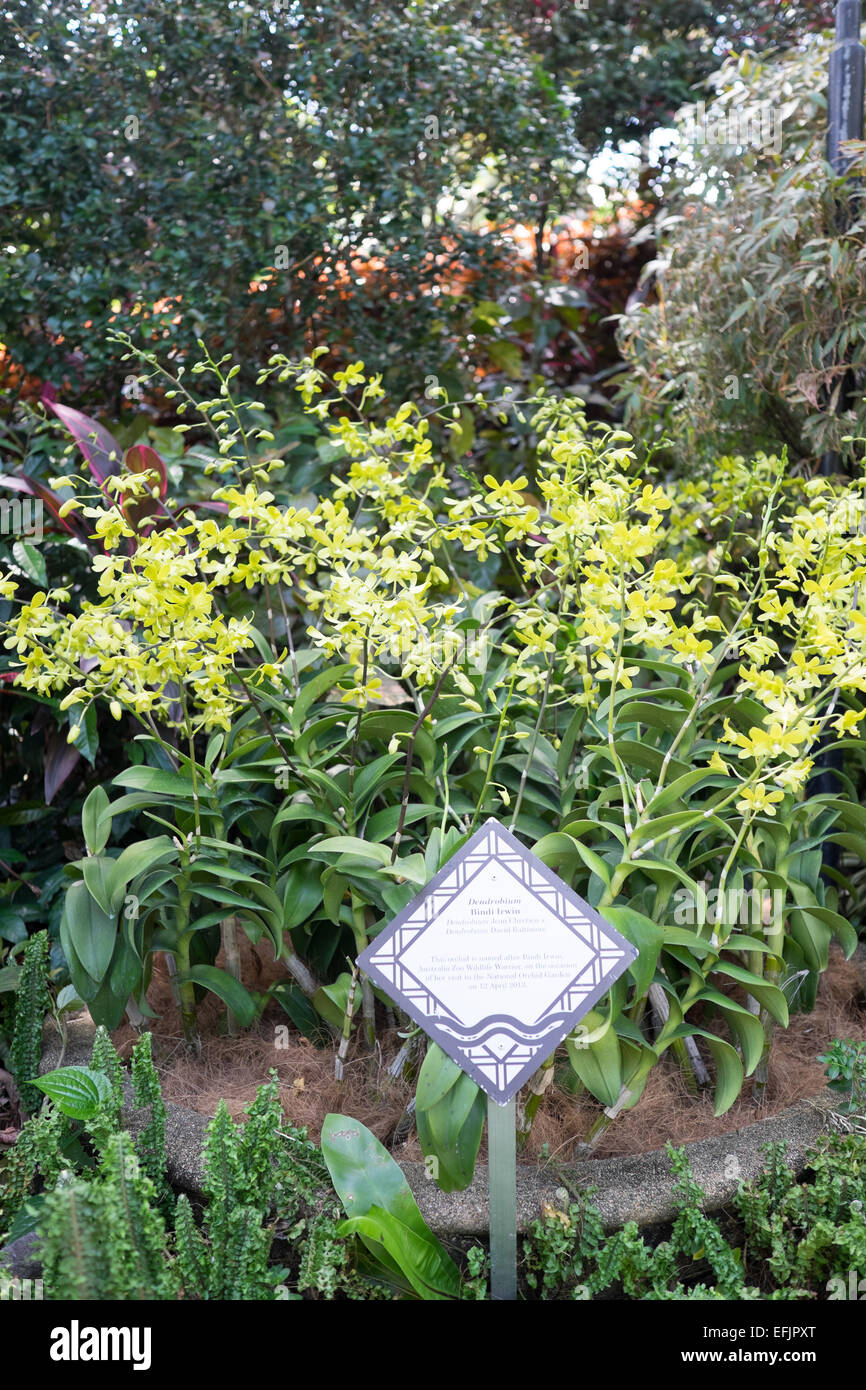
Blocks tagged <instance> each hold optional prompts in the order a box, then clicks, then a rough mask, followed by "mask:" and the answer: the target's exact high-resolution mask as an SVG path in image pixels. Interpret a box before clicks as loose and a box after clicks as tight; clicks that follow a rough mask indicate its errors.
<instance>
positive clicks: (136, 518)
mask: <svg viewBox="0 0 866 1390" xmlns="http://www.w3.org/2000/svg"><path fill="white" fill-rule="evenodd" d="M123 466H124V468H125V469H126V470H127V472H129V473H147V474H149V475H150V476H149V482H150V485H151V487H155V486H157V485H158V487H159V496H160V497H164V496H165V494H166V490H167V488H168V474H167V473H166V469H165V464H164V463H163V461H162V459H161V458H160V456H159V454H158V453H157V452H156V450H155V449H151V447H150V445H149V444H133V445H132V448H130V449H127V451H126V454H125V456H124V460H123ZM121 510H122V511H123V515H124V516H125V517H126V520H127V521H128V522H129V524H130V526H131V527H132V528H133V530H134V531H143V530H144V528H145V526H146V524H147V522H148V521H150V520H151V519H152V518H153V517H156V516H158V515H159V514H160V512H161V511H162V510H163V509H162V506H161V505H160V503H159V501H158V500H157V499H156V498H155V497H130V498H128V499H127V501H126V502H124V503H123V507H122V509H121Z"/></svg>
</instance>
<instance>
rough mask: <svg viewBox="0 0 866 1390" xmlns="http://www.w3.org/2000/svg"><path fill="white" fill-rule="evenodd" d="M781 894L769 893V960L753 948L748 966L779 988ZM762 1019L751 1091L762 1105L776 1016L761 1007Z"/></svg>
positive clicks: (782, 922) (782, 937) (782, 936)
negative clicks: (759, 1050)
mask: <svg viewBox="0 0 866 1390" xmlns="http://www.w3.org/2000/svg"><path fill="white" fill-rule="evenodd" d="M780 899H781V895H780V894H779V893H776V892H772V891H771V893H770V904H771V907H770V921H769V924H768V927H767V928H766V930H767V944H768V946H769V948H770V953H769V955H768V956H767V959H766V961H765V960H764V958H763V953H762V952H761V951H752V952H751V953H750V958H749V967H750V969H751V970H753V971H754V972H755V974H756V975H761V974H763V977H764V979H765V980H766V981H767V983H768V984H770V985H775V986H776V987H777V988H778V987H779V980H780V977H781V973H782V963H783V953H784V949H785V913H784V907H783V904H782V902H781V901H780ZM759 1018H760V1020H761V1027H762V1029H763V1030H764V1045H763V1047H762V1049H761V1060H760V1061H759V1063H758V1065H757V1066H756V1067H755V1077H754V1083H753V1089H752V1094H753V1096H754V1098H755V1101H756V1102H757V1103H758V1104H759V1105H761V1104H763V1102H764V1100H765V1098H766V1094H767V1084H768V1082H769V1079H770V1046H771V1043H772V1041H773V1023H774V1021H773V1017H772V1015H771V1014H768V1013H767V1010H766V1009H762V1010H761V1012H760V1014H759Z"/></svg>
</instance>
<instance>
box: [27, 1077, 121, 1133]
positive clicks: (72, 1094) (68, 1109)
mask: <svg viewBox="0 0 866 1390" xmlns="http://www.w3.org/2000/svg"><path fill="white" fill-rule="evenodd" d="M33 1085H34V1086H38V1087H39V1089H40V1091H44V1092H45V1094H46V1096H48V1097H49V1098H50V1099H51V1100H53V1101H54V1104H55V1105H56V1106H57V1108H58V1110H60V1111H62V1113H63V1114H64V1115H68V1116H69V1117H70V1119H73V1120H90V1119H92V1118H93V1116H94V1115H95V1114H96V1112H97V1111H98V1110H99V1107H100V1106H101V1105H102V1104H104V1102H105V1101H107V1100H109V1099H110V1098H111V1082H110V1081H109V1079H108V1077H107V1076H105V1075H104V1073H103V1072H100V1071H92V1070H91V1069H90V1067H59V1068H58V1069H57V1070H56V1071H49V1072H46V1073H45V1075H44V1076H39V1077H34V1078H33Z"/></svg>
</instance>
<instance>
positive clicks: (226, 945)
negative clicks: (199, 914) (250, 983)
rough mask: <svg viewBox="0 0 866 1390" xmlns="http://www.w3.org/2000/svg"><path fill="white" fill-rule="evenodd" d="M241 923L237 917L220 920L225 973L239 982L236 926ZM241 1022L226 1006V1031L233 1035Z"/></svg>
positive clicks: (239, 957) (239, 962)
mask: <svg viewBox="0 0 866 1390" xmlns="http://www.w3.org/2000/svg"><path fill="white" fill-rule="evenodd" d="M240 924H241V919H240V918H239V917H224V918H223V920H222V921H221V922H220V935H221V938H222V948H223V958H224V960H225V968H226V973H227V974H229V975H231V977H232V979H233V980H237V982H238V984H240V983H241V952H240V946H239V945H238V927H239V926H240ZM240 1028H241V1024H240V1022H239V1021H238V1018H237V1015H236V1014H233V1013H232V1011H231V1009H230V1008H228V1007H226V1031H227V1032H228V1034H229V1036H230V1037H233V1036H234V1035H235V1034H237V1033H238V1032H239V1031H240Z"/></svg>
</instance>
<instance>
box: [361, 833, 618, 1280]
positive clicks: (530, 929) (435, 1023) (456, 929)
mask: <svg viewBox="0 0 866 1390" xmlns="http://www.w3.org/2000/svg"><path fill="white" fill-rule="evenodd" d="M636 956H637V951H636V950H635V948H634V947H633V946H632V945H631V943H630V942H628V941H626V939H625V938H624V937H623V936H621V935H620V934H619V932H617V931H616V930H615V929H614V928H613V927H612V926H611V925H610V924H609V923H608V922H606V921H605V920H604V918H603V917H601V916H600V915H599V914H598V913H597V912H596V910H595V908H593V907H590V906H589V904H588V903H585V902H584V901H583V899H582V898H580V897H578V895H577V894H576V893H575V892H573V891H572V889H571V888H569V886H568V884H567V883H564V882H563V881H562V879H560V878H558V877H557V875H556V874H555V873H553V871H552V870H551V869H549V868H548V867H547V865H546V864H544V863H542V861H541V860H540V859H538V858H537V857H536V856H535V855H534V854H531V853H530V852H529V850H528V849H526V848H525V846H524V845H522V844H521V843H520V841H519V840H518V839H516V837H515V836H514V835H512V834H511V832H510V831H509V830H506V829H505V828H504V827H503V826H501V825H500V824H499V823H498V821H495V820H489V821H487V823H486V824H485V825H483V826H482V827H481V829H480V830H478V831H476V833H475V834H474V835H472V836H471V837H470V838H469V839H468V840H467V842H466V844H465V845H463V847H462V848H461V849H459V850H458V851H457V853H456V854H455V855H453V857H452V858H451V859H449V860H448V862H447V864H446V865H445V866H444V868H442V869H440V870H439V872H438V873H437V874H436V875H435V876H434V877H433V878H432V879H431V880H430V882H429V883H428V884H427V885H426V887H425V888H423V889H422V890H421V892H420V893H419V894H418V896H417V897H416V898H413V900H412V902H410V903H409V905H408V906H407V907H404V908H403V911H402V912H399V913H398V914H397V916H396V917H395V918H394V920H393V921H392V922H391V923H390V924H389V925H388V926H387V927H385V928H384V929H383V930H382V931H381V932H380V933H379V935H378V936H377V937H376V938H375V940H374V941H373V942H372V943H371V944H370V945H369V946H368V947H367V949H366V950H365V951H362V953H361V955H360V956H359V957H358V965H359V966H360V968H361V969H362V970H364V971H365V972H366V974H367V975H369V977H370V979H371V980H372V981H373V983H374V984H376V985H378V986H379V988H380V989H382V990H383V991H384V992H385V993H386V994H388V995H389V996H390V997H391V998H392V999H393V1000H394V1001H395V1002H396V1003H397V1004H399V1005H400V1007H401V1008H402V1009H404V1010H405V1012H406V1013H407V1014H408V1015H409V1017H410V1018H412V1019H414V1020H415V1022H416V1023H418V1024H420V1026H421V1027H422V1028H423V1029H424V1031H425V1032H426V1033H428V1034H429V1036H430V1037H431V1038H433V1040H434V1041H435V1042H436V1043H438V1044H439V1046H440V1047H441V1048H442V1050H443V1052H446V1053H447V1054H448V1056H449V1057H451V1059H452V1060H453V1061H455V1062H456V1063H457V1064H458V1066H460V1067H462V1068H463V1070H464V1071H465V1072H466V1073H467V1075H468V1076H470V1077H471V1078H472V1080H473V1081H474V1082H475V1083H476V1084H477V1085H478V1086H479V1087H480V1088H481V1090H482V1091H484V1093H485V1094H486V1095H487V1097H488V1105H487V1138H488V1145H489V1152H490V1165H489V1190H490V1265H491V1292H492V1296H493V1298H495V1299H514V1298H516V1297H517V1268H516V1256H517V1190H516V1178H517V1149H516V1131H515V1106H514V1097H515V1095H516V1094H517V1092H518V1091H519V1090H520V1087H521V1086H522V1085H523V1084H524V1082H526V1081H528V1080H529V1078H530V1077H531V1076H532V1075H533V1074H534V1072H535V1071H536V1070H537V1068H538V1067H539V1066H540V1064H541V1063H542V1062H543V1061H545V1060H546V1059H547V1058H548V1057H549V1056H550V1055H551V1053H552V1052H553V1051H554V1050H555V1048H556V1047H557V1046H558V1044H559V1043H561V1042H562V1041H563V1039H564V1038H566V1037H567V1036H568V1034H569V1033H570V1032H572V1030H573V1029H574V1027H575V1025H576V1024H577V1023H578V1022H579V1021H580V1019H581V1018H583V1016H584V1014H587V1013H589V1011H590V1009H591V1008H592V1007H593V1005H594V1004H596V1003H597V1001H598V1000H599V999H601V998H602V996H603V995H605V994H606V993H607V991H608V990H609V989H610V987H611V985H612V984H613V983H614V981H615V980H617V979H618V978H619V976H620V975H621V974H622V973H623V971H624V970H627V969H628V967H629V965H630V964H631V962H632V961H633V960H634V959H635V957H636Z"/></svg>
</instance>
